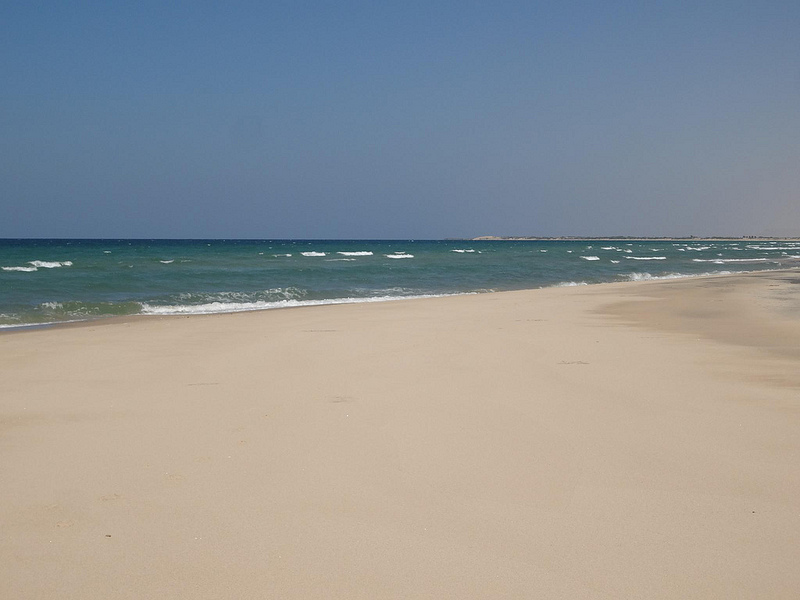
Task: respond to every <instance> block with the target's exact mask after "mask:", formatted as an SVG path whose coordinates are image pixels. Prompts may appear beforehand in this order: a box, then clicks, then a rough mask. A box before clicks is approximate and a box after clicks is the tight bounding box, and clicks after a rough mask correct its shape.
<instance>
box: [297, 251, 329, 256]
mask: <svg viewBox="0 0 800 600" xmlns="http://www.w3.org/2000/svg"><path fill="white" fill-rule="evenodd" d="M300 254H302V255H303V256H327V253H326V252H301V253H300Z"/></svg>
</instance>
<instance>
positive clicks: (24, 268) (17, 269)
mask: <svg viewBox="0 0 800 600" xmlns="http://www.w3.org/2000/svg"><path fill="white" fill-rule="evenodd" d="M0 269H3V271H20V272H22V273H32V272H33V271H38V270H39V269H37V268H36V267H0Z"/></svg>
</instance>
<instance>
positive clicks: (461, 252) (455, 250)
mask: <svg viewBox="0 0 800 600" xmlns="http://www.w3.org/2000/svg"><path fill="white" fill-rule="evenodd" d="M450 252H458V253H459V254H464V253H472V252H475V250H473V249H472V248H468V249H465V248H456V249H454V250H450Z"/></svg>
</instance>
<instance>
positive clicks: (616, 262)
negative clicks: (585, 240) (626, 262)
mask: <svg viewBox="0 0 800 600" xmlns="http://www.w3.org/2000/svg"><path fill="white" fill-rule="evenodd" d="M611 262H612V263H614V264H615V265H618V264H619V261H618V260H612V261H611Z"/></svg>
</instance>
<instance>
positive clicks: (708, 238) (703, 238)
mask: <svg viewBox="0 0 800 600" xmlns="http://www.w3.org/2000/svg"><path fill="white" fill-rule="evenodd" d="M457 239H463V238H457ZM468 239H470V240H472V241H483V240H488V241H509V242H544V241H553V240H564V241H576V240H579V241H583V240H585V241H591V242H606V241H608V242H610V241H619V240H645V241H649V240H657V241H665V242H692V241H696V242H712V241H719V242H735V241H752V240H764V241H782V240H785V241H789V240H800V236H794V237H793V236H768V235H739V236H735V235H721V236H717V235H686V236H647V235H642V236H636V235H607V236H591V235H586V236H584V235H557V236H505V235H481V236H478V237H474V238H468Z"/></svg>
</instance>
